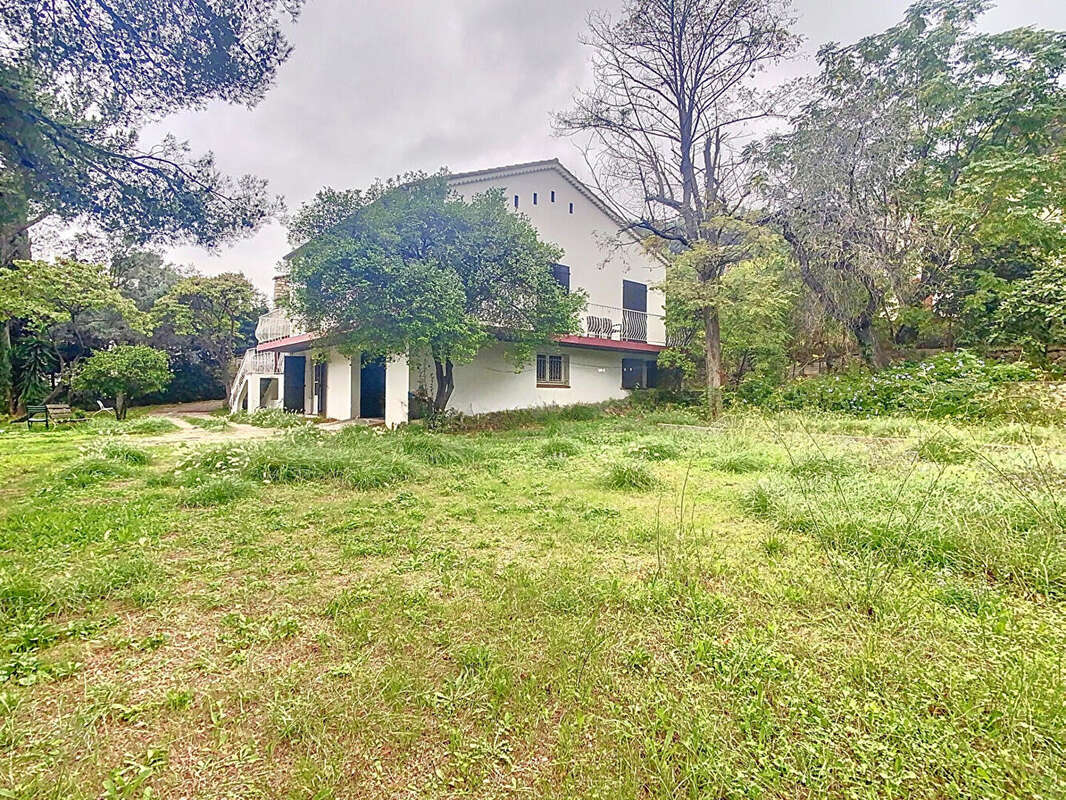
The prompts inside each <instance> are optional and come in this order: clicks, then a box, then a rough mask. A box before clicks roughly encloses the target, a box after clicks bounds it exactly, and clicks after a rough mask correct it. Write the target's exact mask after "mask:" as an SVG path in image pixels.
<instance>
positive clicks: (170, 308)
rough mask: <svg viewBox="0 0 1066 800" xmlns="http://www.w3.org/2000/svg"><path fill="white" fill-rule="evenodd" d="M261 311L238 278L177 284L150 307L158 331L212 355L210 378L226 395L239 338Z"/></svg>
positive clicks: (228, 275) (229, 275)
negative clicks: (222, 388) (213, 369)
mask: <svg viewBox="0 0 1066 800" xmlns="http://www.w3.org/2000/svg"><path fill="white" fill-rule="evenodd" d="M265 311H266V301H265V299H264V298H263V296H262V294H261V293H260V292H258V291H257V290H256V288H255V287H254V286H252V284H251V282H249V280H248V279H247V278H246V277H244V276H243V275H241V274H240V273H238V272H224V273H222V274H221V275H213V276H210V277H208V276H203V275H197V276H193V277H190V278H185V279H183V280H181V281H179V282H178V283H176V284H175V285H174V286H173V287H172V288H171V289H170V291H168V292H167V293H166V294H164V295H163V296H162V297H160V298H159V299H158V300H157V301H156V303H155V305H154V306H153V307H152V317H153V319H154V320H155V324H156V327H157V335H158V334H159V330H158V329H159V328H163V329H165V330H166V331H168V332H169V333H170V334H171V335H176V336H184V337H188V340H189V342H191V343H192V344H194V345H195V346H198V347H200V348H202V349H204V350H205V351H207V352H208V353H209V354H210V355H211V359H212V361H214V363H215V374H216V376H217V377H218V380H219V382H220V383H221V384H222V386H223V387H225V388H226V389H228V388H229V385H230V380H231V378H232V373H233V358H234V356H235V355H236V353H237V349H238V346H239V345H240V344H242V343H243V340H244V338H245V337H244V335H243V334H244V332H245V331H246V330H247V328H248V327H249V326H250V325H251V324H252V323H254V321H255V319H256V318H257V317H258V316H259V315H260V314H262V313H263V312H265Z"/></svg>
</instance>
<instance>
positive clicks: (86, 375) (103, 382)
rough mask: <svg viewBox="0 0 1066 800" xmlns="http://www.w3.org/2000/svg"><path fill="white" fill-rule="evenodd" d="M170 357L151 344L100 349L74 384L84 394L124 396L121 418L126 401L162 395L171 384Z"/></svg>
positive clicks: (87, 360)
mask: <svg viewBox="0 0 1066 800" xmlns="http://www.w3.org/2000/svg"><path fill="white" fill-rule="evenodd" d="M172 377H173V373H172V372H171V371H170V358H169V357H168V356H167V354H166V353H165V352H163V351H162V350H156V349H155V348H154V347H149V346H147V345H143V344H139V345H119V346H117V347H112V348H111V349H109V350H97V351H96V352H95V353H93V354H92V355H91V356H89V358H88V359H86V360H85V363H84V364H83V365H82V367H81V369H80V370H79V371H78V374H77V375H76V376H75V378H74V381H73V388H74V390H75V391H77V392H79V393H81V394H96V395H102V396H104V397H114V398H119V397H120V396H121V397H122V401H120V403H119V404H118V405H116V411H117V412H118V413H119V416H120V417H121V416H124V415H123V414H122V411H123V410H124V409H123V408H120V406H122V405H123V404H124V401H125V400H135V399H137V398H138V397H144V396H145V395H148V394H152V393H153V392H161V391H162V390H163V389H165V388H166V387H167V385H168V384H169V383H170V380H171V378H172Z"/></svg>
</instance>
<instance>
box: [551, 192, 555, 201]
mask: <svg viewBox="0 0 1066 800" xmlns="http://www.w3.org/2000/svg"><path fill="white" fill-rule="evenodd" d="M552 202H553V203H554V202H555V190H554V189H552Z"/></svg>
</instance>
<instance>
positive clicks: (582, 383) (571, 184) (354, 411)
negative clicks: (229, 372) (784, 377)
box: [230, 159, 666, 427]
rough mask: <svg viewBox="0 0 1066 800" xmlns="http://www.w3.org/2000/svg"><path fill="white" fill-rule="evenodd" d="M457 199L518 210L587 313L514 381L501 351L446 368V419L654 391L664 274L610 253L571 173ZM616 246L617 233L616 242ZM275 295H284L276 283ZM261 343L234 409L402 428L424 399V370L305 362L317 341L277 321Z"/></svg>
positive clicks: (514, 178) (643, 258)
mask: <svg viewBox="0 0 1066 800" xmlns="http://www.w3.org/2000/svg"><path fill="white" fill-rule="evenodd" d="M448 180H449V183H450V184H451V186H452V187H453V188H454V189H455V190H456V191H457V192H458V193H459V194H461V195H462V196H464V197H471V196H472V195H474V194H477V193H479V192H484V191H486V190H488V189H494V188H501V189H503V190H504V192H505V197H506V199H507V202H508V204H510V205H511V206H512V207H513V208H514V209H516V210H517V211H519V212H521V213H523V214H525V215H526V216H527V217H529V220H530V221H531V222H532V224H533V225H534V226H535V227H536V229H537V231H538V233H539V235H540V238H541V239H542V240H544V241H547V242H551V243H553V244H556V245H558V246H559V247H561V248H562V249H563V251H564V255H563V262H564V263H562V264H559V265H557V266H556V268H555V275H556V278H557V280H559V281H560V282H562V283H563V284H564V285H567V286H568V287H569V288H571V289H583V290H584V291H585V292H586V294H587V295H588V305H587V306H586V309H585V310H584V312H583V313H582V314H581V325H582V330H581V333H580V334H579V335H575V336H564V337H562V338H560V339H559V340H558V341H557V344H556V345H554V346H551V347H547V348H545V349H544V350H543V351H542V352H541V353H539V354H538V355H537V357H536V359H535V360H534V361H533V363H530V364H529V365H528V366H526V367H525V368H524V369H521V370H518V371H516V370H515V368H514V366H513V365H512V364H511V363H510V362H508V361H507V360H506V359H505V357H504V351H503V346H502V345H490V346H487V347H485V348H483V349H482V350H481V352H480V353H478V355H477V357H476V358H475V359H474V360H473V361H472V362H471V363H469V364H464V365H462V366H459V365H457V366H456V367H455V373H454V374H455V389H454V391H453V393H452V397H451V402H450V403H449V408H453V409H456V410H458V411H461V412H464V413H467V414H478V413H485V412H489V411H503V410H508V409H516V408H528V407H532V406H542V405H572V404H574V403H597V402H601V401H604V400H611V399H616V398H621V397H625V396H626V392H627V390H628V389H632V388H637V387H647V386H654V385H655V383H656V379H657V371H656V366H655V364H656V357H657V355H658V353H659V352H660V351H661V350H663V349H665V345H666V329H665V325H664V321H663V294H662V292H661V291H660V290H659V289H657V288H654V287H655V286H657V285H658V284H659V283H660V282H661V281H662V280H663V277H664V269H665V267H664V265H663V263H662V262H661V261H659V260H658V259H656V258H655V257H654V256H652V255H650V254H649V253H648V252H647V251H645V250H644V249H643V248H642V247H641V246H640V245H639V243H638V242H637V240H636V239H635V238H634V239H633V240H632V243H631V244H628V243H627V244H626V245H625V246H622V247H619V246H612V245H611V242H614V241H617V238H618V233H619V231H620V229H621V226H622V222H621V220H619V219H618V218H617V217H616V216H615V215H614V214H613V213H612V212H611V211H610V209H609V208H608V207H607V206H606V205H605V204H604V203H603V202H602V201H601V200H600V199H599V198H598V197H597V196H596V195H595V194H594V193H593V192H592V191H591V190H590V189H589V188H588V187H586V186H585V185H584V184H582V183H581V181H579V180H578V179H577V178H576V177H574V175H573V174H572V173H570V172H569V171H568V170H567V169H566V168H564V167H563V166H562V164H560V163H559V161H557V160H555V159H553V160H550V161H536V162H532V163H529V164H516V165H514V166H509V167H499V168H497V169H486V170H480V171H477V172H466V173H462V174H459V175H452V176H450V177H449V179H448ZM624 235H625V234H624ZM275 282H276V283H275V290H276V291H275V296H276V297H277V296H279V294H281V295H283V293H284V291H285V290H286V278H285V276H284V275H281V276H279V277H278V278H276V279H275ZM256 339H257V340H258V342H259V344H258V346H257V347H256V348H255V349H254V350H249V351H248V352H247V353H245V356H244V360H243V362H242V363H241V367H240V370H239V371H238V374H237V378H236V380H235V381H234V384H233V388H232V391H231V394H230V404H231V406H232V408H233V409H234V410H237V409H239V408H247V409H250V410H254V409H257V408H284V409H286V410H289V411H293V412H296V413H303V414H311V415H319V416H324V417H329V418H333V419H341V420H343V419H352V418H357V417H363V418H370V419H384V421H385V424H386V425H388V426H390V427H393V426H395V425H397V424H400V423H403V422H407V421H408V418H409V408H410V401H411V399H412V398H414V397H419V396H423V395H428V396H429V397H432V396H433V393H434V388H435V387H434V382H435V374H434V370H433V363H432V361H425V362H423V361H422V360H420V359H418V358H417V357H412V358H410V359H408V358H404V357H401V358H394V359H391V360H389V361H388V363H382V362H380V361H373V360H371V361H367V360H366V359H363V358H359V357H356V358H350V357H347V356H344V355H342V354H341V353H340V352H338V351H337V350H336V349H330V350H328V351H327V357H326V359H325V360H323V361H318V362H316V361H313V360H312V358H311V349H312V347H313V343H314V339H315V336H314V334H311V333H306V332H303V331H300V330H298V329H297V328H296V327H295V326H294V324H293V323H292V322H291V321H290V320H289V319H288V318H287V317H286V316H285V314H284V312H283V311H281V310H274V311H271V312H270V313H269V314H266V315H264V316H263V317H262V318H261V319H260V321H259V325H258V326H257V327H256Z"/></svg>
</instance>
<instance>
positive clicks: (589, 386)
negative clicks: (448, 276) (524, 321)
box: [386, 345, 638, 414]
mask: <svg viewBox="0 0 1066 800" xmlns="http://www.w3.org/2000/svg"><path fill="white" fill-rule="evenodd" d="M550 352H552V353H562V354H565V355H567V356H569V357H570V386H569V388H562V387H551V388H544V387H538V386H537V365H536V362H535V361H533V362H531V363H529V364H527V365H526V366H525V367H523V368H522V369H521V371H519V372H517V373H516V372H515V368H514V365H513V364H512V363H511V362H510V361H508V360H507V359H506V358H505V356H504V349H503V347H502V346H501V345H494V346H491V347H486V348H484V349H483V350H482V351H481V352H480V353H478V355H477V358H475V359H474V360H473V361H472V362H470V363H469V364H463V365H461V366H457V367H455V390H454V391H453V392H452V398H451V402H449V404H448V407H449V408H452V409H455V410H456V411H461V412H462V413H464V414H486V413H489V412H492V411H509V410H512V409H516V408H533V407H536V406H551V405H559V406H568V405H574V404H576V403H602V402H604V401H606V400H617V399H621V398H623V397H625V396H626V395H627V392H626V390H625V389H623V388H622V358H623V356H625V357H627V358H628V357H631V356H632V357H634V358H635V357H638V356H637V354H629V353H625V354H623V353H621V352H617V351H606V350H591V349H587V348H582V347H565V346H564V347H559V348H557V349H553V350H551V351H550ZM410 385H411V390H412V391H415V390H417V389H418V388H420V387H424V388H425V389H426V391H427V392H428V393H429V396H430V397H432V396H433V393H434V391H435V390H436V375H435V372H434V369H433V362H432V361H429V360H425V359H417V360H415V359H412V363H411V384H410ZM386 397H387V395H386Z"/></svg>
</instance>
